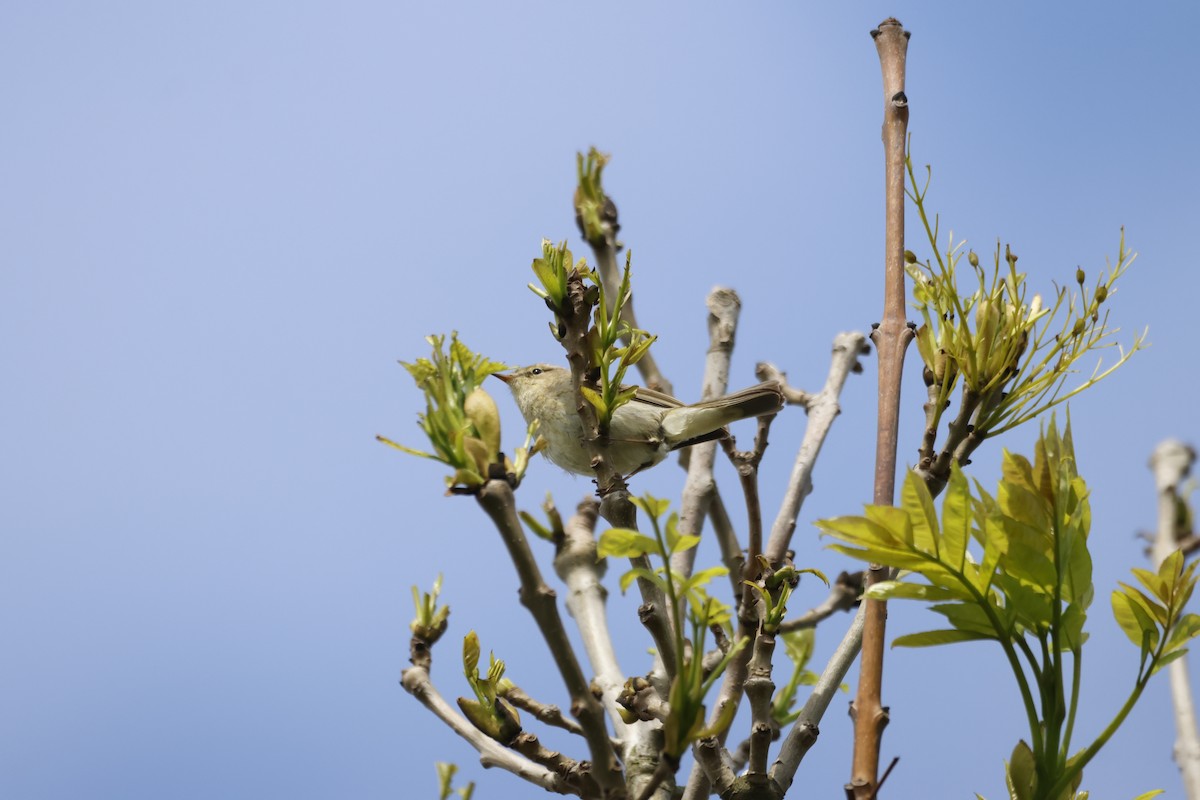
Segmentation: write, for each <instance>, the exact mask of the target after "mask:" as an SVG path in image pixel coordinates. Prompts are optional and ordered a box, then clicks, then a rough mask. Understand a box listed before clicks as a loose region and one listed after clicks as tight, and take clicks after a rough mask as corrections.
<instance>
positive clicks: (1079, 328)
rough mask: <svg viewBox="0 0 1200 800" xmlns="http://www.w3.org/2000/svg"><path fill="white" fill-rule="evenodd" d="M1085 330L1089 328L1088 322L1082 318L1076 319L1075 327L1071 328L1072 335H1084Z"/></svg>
mask: <svg viewBox="0 0 1200 800" xmlns="http://www.w3.org/2000/svg"><path fill="white" fill-rule="evenodd" d="M1085 330H1087V322H1086V321H1085V320H1082V319H1077V320H1075V327H1074V328H1072V329H1071V335H1072V336H1082V335H1083V332H1084V331H1085Z"/></svg>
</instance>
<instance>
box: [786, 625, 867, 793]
mask: <svg viewBox="0 0 1200 800" xmlns="http://www.w3.org/2000/svg"><path fill="white" fill-rule="evenodd" d="M865 612H866V608H865V606H860V607H859V609H858V613H857V614H855V615H854V621H853V622H851V623H850V627H849V628H848V629H847V630H846V634H845V636H843V637H842V641H841V643H840V644H838V647H837V650H835V651H834V652H833V655H832V656H831V657H830V659H829V663H828V664H826V665H825V670H824V672H822V673H821V677H820V678H818V679H817V684H816V686H814V687H813V690H812V694H810V695H809V696H808V700H807V702H805V704H804V708H803V709H802V710H801V711H800V716H799V717H797V718H796V722H795V724H793V725H792V728H791V730H789V731H788V734H787V736H786V737H784V740H783V744H782V745H781V746H780V748H779V755H778V756H777V757H776V759H775V763H774V764H773V765H772V766H771V778H772V780H774V781H775V782H776V783H778V784H779V785H780V786H781V787H783V790H784V791H785V792H786V791H787V789H788V787H789V786H791V785H792V781H793V780H794V779H795V777H796V770H797V769H798V768H799V766H800V762H801V761H802V760H803V759H804V756H805V754H806V753H807V752H808V750H809V748H811V747H812V746H813V744H815V743H816V741H817V736H819V735H820V729H819V727H818V724H819V723H820V721H821V718H822V717H824V716H825V711H826V710H827V709H828V708H829V703H830V701H831V700H832V699H833V696H834V694H836V693H837V690H838V687H840V686H841V684H842V681H843V680H844V679H845V678H846V673H847V672H849V671H850V665H851V664H853V663H854V659H856V658H858V653H859V650H860V649H861V648H862V635H863V617H864V616H865Z"/></svg>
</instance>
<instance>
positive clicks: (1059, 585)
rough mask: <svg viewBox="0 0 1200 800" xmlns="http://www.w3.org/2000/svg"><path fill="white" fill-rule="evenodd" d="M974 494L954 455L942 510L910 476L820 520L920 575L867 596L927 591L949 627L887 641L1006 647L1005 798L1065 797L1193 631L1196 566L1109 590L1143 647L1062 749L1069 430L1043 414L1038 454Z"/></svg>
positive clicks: (1168, 568)
mask: <svg viewBox="0 0 1200 800" xmlns="http://www.w3.org/2000/svg"><path fill="white" fill-rule="evenodd" d="M977 489H978V496H974V495H972V492H971V487H970V485H969V484H968V482H967V480H966V478H965V477H964V476H963V474H962V472H961V471H960V470H959V469H958V466H957V464H954V465H952V468H951V474H950V478H949V481H948V485H947V488H946V495H945V498H944V500H943V503H942V513H941V517H940V519H939V517H938V514H937V513H936V511H935V508H934V504H933V498H932V495H931V493H930V491H929V489H928V487H927V486H926V484H925V482H924V481H923V480H922V479H921V478H920V477H919V476H918V475H916V473H910V474H909V475H908V478H907V480H906V481H905V484H904V487H903V489H902V491H901V503H900V505H899V506H898V507H890V506H868V507H867V508H866V513H865V515H864V516H861V517H839V518H837V519H830V520H822V521H820V522H819V523H818V525H819V526H820V527H821V528H822V530H824V532H825V533H827V534H828V535H830V536H832V537H834V538H835V539H837V540H839V542H840V543H839V544H835V545H832V548H833V549H835V550H837V551H839V552H841V553H845V554H846V555H849V556H852V557H854V558H859V559H862V560H864V561H870V562H876V563H881V564H885V565H887V566H890V567H894V568H896V569H900V570H905V571H908V572H910V573H913V574H916V575H920V576H921V577H922V578H924V580H925V582H924V583H909V582H902V581H888V582H884V583H879V584H876V585H875V586H873V587H871V588H870V589H869V590H868V591H867V593H866V596H867V597H874V598H880V599H888V598H909V599H917V600H924V601H926V602H929V603H931V606H930V610H932V611H934V612H935V613H937V614H940V615H941V616H943V617H944V618H945V619H946V621H947V622H948V623H949V627H947V628H939V629H936V630H930V631H924V632H921V633H914V634H908V635H905V636H900V637H898V638H897V639H896V640H895V641H894V642H893V645H898V646H910V647H920V646H930V645H938V644H949V643H952V642H962V641H972V640H992V641H995V642H997V643H998V644H999V645H1000V646H1001V648H1002V649H1003V651H1004V654H1005V656H1006V658H1007V660H1008V663H1009V666H1010V667H1011V669H1012V671H1013V674H1014V676H1015V678H1016V680H1017V684H1018V688H1019V690H1020V693H1021V699H1022V702H1023V704H1024V707H1025V711H1026V715H1027V717H1028V721H1029V726H1030V742H1031V743H1032V744H1030V745H1024V743H1022V745H1018V748H1017V750H1014V754H1013V756H1012V758H1011V760H1010V762H1009V779H1010V785H1011V786H1013V787H1015V788H1014V789H1013V791H1014V792H1015V793H1014V794H1013V796H1014V797H1021V798H1031V800H1060V798H1069V797H1071V796H1072V795H1073V793H1074V789H1075V787H1077V786H1078V784H1079V780H1081V777H1080V776H1081V774H1082V770H1083V767H1084V766H1085V765H1086V764H1087V762H1088V761H1090V760H1091V758H1092V757H1093V756H1095V754H1096V752H1098V751H1099V749H1100V748H1101V747H1102V746H1103V745H1104V743H1105V742H1107V741H1108V739H1109V738H1110V737H1111V736H1112V734H1113V733H1114V732H1115V731H1116V729H1117V727H1118V726H1119V725H1120V724H1121V722H1122V721H1123V720H1124V719H1125V716H1126V715H1127V714H1128V713H1129V710H1130V709H1131V708H1132V707H1133V704H1134V703H1135V702H1136V701H1137V699H1138V697H1139V696H1140V694H1141V692H1142V689H1143V688H1144V687H1145V685H1146V681H1147V680H1148V679H1149V677H1150V676H1151V675H1153V674H1154V673H1155V672H1156V671H1158V669H1160V668H1161V667H1162V666H1163V665H1164V664H1166V663H1168V662H1169V661H1171V660H1173V659H1175V658H1178V657H1179V655H1181V654H1182V652H1183V646H1184V644H1186V642H1187V641H1189V640H1190V639H1192V638H1193V637H1194V636H1196V635H1197V634H1198V633H1200V617H1197V616H1196V615H1194V614H1185V613H1184V611H1183V608H1184V605H1185V604H1186V603H1187V601H1188V599H1189V598H1190V597H1191V594H1192V590H1193V589H1194V587H1195V582H1196V577H1195V575H1194V570H1195V565H1194V564H1193V565H1188V566H1185V565H1184V563H1183V556H1182V554H1180V553H1178V552H1176V553H1175V554H1174V555H1173V556H1171V557H1170V558H1169V559H1167V561H1165V562H1164V564H1163V567H1162V569H1161V570H1159V572H1157V573H1152V572H1150V571H1147V570H1134V575H1135V577H1136V578H1137V579H1138V581H1139V582H1140V583H1141V584H1142V586H1143V587H1144V588H1145V589H1146V591H1145V592H1143V591H1141V590H1139V589H1136V588H1134V587H1132V586H1127V585H1125V584H1122V585H1121V586H1122V588H1121V589H1119V590H1118V591H1116V592H1114V593H1113V609H1114V612H1115V614H1116V617H1117V621H1118V623H1119V624H1120V625H1121V628H1122V630H1124V631H1125V633H1126V634H1127V635H1128V636H1129V638H1130V640H1131V641H1133V642H1134V644H1135V645H1136V646H1138V647H1139V648H1140V650H1141V661H1140V663H1139V666H1138V670H1137V674H1136V676H1135V679H1134V688H1133V689H1132V691H1131V693H1130V696H1129V699H1128V700H1127V701H1126V703H1125V705H1124V706H1123V707H1122V708H1121V710H1120V711H1119V712H1118V714H1117V715H1116V717H1115V718H1114V720H1113V722H1112V723H1110V725H1109V726H1108V727H1107V728H1106V729H1105V730H1104V731H1103V732H1102V733H1101V734H1100V735H1099V736H1098V737H1097V738H1096V739H1095V740H1094V741H1093V742H1092V743H1091V744H1090V745H1088V747H1086V748H1084V749H1083V750H1082V751H1080V752H1078V753H1076V754H1075V755H1070V753H1071V738H1072V734H1073V729H1074V724H1075V716H1076V710H1077V708H1078V703H1079V689H1080V665H1081V661H1080V659H1081V655H1082V648H1083V645H1084V643H1085V642H1086V641H1087V634H1086V633H1085V632H1084V630H1083V628H1084V622H1085V621H1086V618H1087V611H1088V608H1089V606H1090V605H1091V602H1092V599H1093V594H1094V592H1093V587H1092V559H1091V554H1090V553H1089V551H1088V533H1089V531H1090V528H1091V508H1090V503H1089V499H1088V491H1087V486H1086V484H1085V483H1084V481H1083V479H1082V478H1081V477H1080V476H1079V474H1078V473H1077V471H1076V464H1075V455H1074V448H1073V445H1072V441H1071V432H1070V427H1069V426H1068V428H1067V429H1066V431H1065V432H1064V433H1063V434H1062V435H1061V436H1060V435H1059V432H1058V429H1057V426H1056V425H1055V423H1054V421H1053V420H1051V422H1050V424H1049V425H1048V426H1047V428H1046V429H1045V430H1044V431H1043V433H1042V436H1041V437H1040V438H1039V440H1038V442H1037V446H1036V452H1035V456H1034V460H1033V462H1032V463H1031V462H1030V461H1029V460H1028V459H1026V458H1024V457H1022V456H1019V455H1015V454H1012V453H1009V452H1005V453H1004V461H1003V469H1002V477H1001V480H1000V484H999V487H998V490H997V492H996V495H995V497H992V496H991V495H989V494H987V493H986V492H985V491H983V490H982V488H979V487H978V486H977ZM973 549H974V551H975V552H972V550H973ZM1068 654H1069V655H1070V657H1071V659H1070V660H1071V664H1070V669H1071V672H1070V675H1069V676H1068V674H1067V668H1068V665H1067V661H1066V659H1065V658H1064V656H1065V655H1068ZM1025 750H1028V751H1029V754H1028V756H1027V754H1026V753H1025ZM1030 758H1031V759H1032V766H1029V761H1030ZM1030 776H1032V777H1030Z"/></svg>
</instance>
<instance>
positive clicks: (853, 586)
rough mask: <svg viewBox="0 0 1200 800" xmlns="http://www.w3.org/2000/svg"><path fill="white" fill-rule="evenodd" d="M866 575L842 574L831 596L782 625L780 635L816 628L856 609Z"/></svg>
mask: <svg viewBox="0 0 1200 800" xmlns="http://www.w3.org/2000/svg"><path fill="white" fill-rule="evenodd" d="M864 577H865V576H864V574H863V573H862V571H861V570H860V571H859V572H854V573H849V572H842V573H841V574H839V575H838V576H837V578H836V579H835V580H834V582H833V586H831V587H830V589H829V594H828V595H827V596H826V598H825V599H824V600H823V601H822V602H821V604H820V605H818V606H815V607H813V608H811V609H809V611H808V612H807V613H805V614H802V615H800V616H799V617H796V618H795V619H789V620H786V621H785V622H782V623H780V625H779V633H781V634H783V633H791V632H792V631H798V630H802V629H804V628H815V627H817V625H819V624H820V623H821V622H822V621H824V620H826V619H828V618H829V617H832V616H833V615H834V614H836V613H837V612H839V611H849V610H850V609H852V608H854V604H855V603H857V602H858V598H859V597H860V596H861V595H862V591H863V578H864Z"/></svg>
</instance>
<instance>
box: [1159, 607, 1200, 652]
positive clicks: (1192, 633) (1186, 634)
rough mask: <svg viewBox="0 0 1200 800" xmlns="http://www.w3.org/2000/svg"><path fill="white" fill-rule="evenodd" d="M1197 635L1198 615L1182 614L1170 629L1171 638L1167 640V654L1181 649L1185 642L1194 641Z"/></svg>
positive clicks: (1199, 623)
mask: <svg viewBox="0 0 1200 800" xmlns="http://www.w3.org/2000/svg"><path fill="white" fill-rule="evenodd" d="M1197 634H1200V615H1197V614H1184V615H1183V616H1182V617H1180V619H1179V621H1178V622H1177V623H1175V626H1174V627H1173V628H1171V636H1170V638H1169V639H1167V647H1166V650H1167V652H1171V651H1172V650H1174V649H1175V648H1177V647H1181V646H1182V645H1183V644H1184V643H1185V642H1189V641H1191V640H1192V639H1194V638H1195V637H1196V635H1197Z"/></svg>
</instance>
